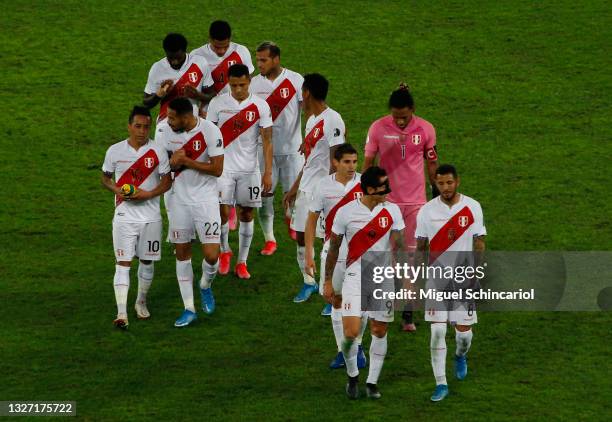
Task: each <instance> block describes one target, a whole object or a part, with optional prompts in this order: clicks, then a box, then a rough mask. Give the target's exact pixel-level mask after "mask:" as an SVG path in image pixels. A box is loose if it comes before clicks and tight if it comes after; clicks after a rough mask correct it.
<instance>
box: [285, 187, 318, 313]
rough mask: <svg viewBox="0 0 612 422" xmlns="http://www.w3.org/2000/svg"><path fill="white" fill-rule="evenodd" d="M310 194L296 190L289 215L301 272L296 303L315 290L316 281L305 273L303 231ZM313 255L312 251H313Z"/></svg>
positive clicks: (294, 299) (302, 300)
mask: <svg viewBox="0 0 612 422" xmlns="http://www.w3.org/2000/svg"><path fill="white" fill-rule="evenodd" d="M311 199H312V195H311V194H310V193H306V192H303V191H298V194H297V197H296V199H295V205H294V207H293V214H292V217H291V228H292V229H293V230H295V232H296V242H297V246H296V252H297V254H296V255H297V262H298V267H299V268H300V271H301V273H302V278H303V284H302V288H301V289H300V291H299V292H298V294H297V295H296V296H295V297H294V298H293V301H294V302H296V303H300V302H305V301H307V300H308V299H309V298H310V295H312V294H313V293H314V292H315V291H317V288H318V286H317V283H316V281H315V279H314V277H312V276H311V275H310V274H308V273H306V269H305V268H306V262H305V261H306V244H305V242H304V231H305V230H306V219H307V218H308V210H309V205H310V201H311ZM313 255H314V251H313Z"/></svg>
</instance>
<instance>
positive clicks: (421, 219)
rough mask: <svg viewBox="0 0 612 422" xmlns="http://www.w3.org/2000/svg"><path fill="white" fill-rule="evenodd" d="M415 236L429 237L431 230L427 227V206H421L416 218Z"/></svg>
mask: <svg viewBox="0 0 612 422" xmlns="http://www.w3.org/2000/svg"><path fill="white" fill-rule="evenodd" d="M414 237H415V238H417V239H418V238H419V237H420V238H423V239H429V230H428V228H427V222H426V219H425V207H421V209H420V210H419V212H418V213H417V218H416V230H415V233H414Z"/></svg>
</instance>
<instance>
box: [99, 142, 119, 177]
mask: <svg viewBox="0 0 612 422" xmlns="http://www.w3.org/2000/svg"><path fill="white" fill-rule="evenodd" d="M115 164H116V163H115V160H113V154H112V152H111V148H109V149H108V150H107V151H106V155H105V156H104V163H103V164H102V171H103V172H104V173H114V172H115V168H116V166H115Z"/></svg>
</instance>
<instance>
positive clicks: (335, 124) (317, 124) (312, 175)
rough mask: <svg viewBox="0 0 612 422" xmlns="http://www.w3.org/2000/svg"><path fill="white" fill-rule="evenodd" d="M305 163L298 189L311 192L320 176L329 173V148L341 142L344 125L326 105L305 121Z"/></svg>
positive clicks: (336, 114)
mask: <svg viewBox="0 0 612 422" xmlns="http://www.w3.org/2000/svg"><path fill="white" fill-rule="evenodd" d="M305 133H306V136H305V137H304V147H305V149H306V152H305V154H304V155H305V158H306V164H304V169H303V172H302V180H301V181H300V190H301V191H304V192H312V191H313V190H314V189H315V188H316V186H317V183H319V180H321V178H323V177H325V176H327V175H329V149H330V148H331V147H333V146H336V145H340V144H343V143H344V142H345V140H344V134H345V127H344V121H343V120H342V117H340V114H338V113H337V112H336V111H334V110H332V109H331V108H329V107H327V108H326V109H325V110H324V111H323V113H321V114H319V115H318V116H314V115H312V116H310V118H309V119H308V121H307V122H306V130H305Z"/></svg>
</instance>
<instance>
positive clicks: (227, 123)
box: [206, 94, 272, 173]
mask: <svg viewBox="0 0 612 422" xmlns="http://www.w3.org/2000/svg"><path fill="white" fill-rule="evenodd" d="M206 120H209V121H211V122H213V123H214V124H216V125H217V126H219V128H220V129H221V133H222V135H223V143H224V145H225V158H224V163H223V171H224V172H225V171H229V172H235V173H255V172H257V171H259V163H258V159H257V139H258V137H259V129H260V128H268V127H271V126H272V115H271V113H270V107H269V106H268V103H266V102H265V101H264V100H262V99H261V98H259V97H256V96H255V95H252V94H250V95H249V96H248V97H247V98H246V99H245V100H244V101H242V102H238V101H237V100H236V99H235V98H234V97H232V94H223V95H219V96H217V97H215V98H213V99H212V101H211V102H210V104H209V106H208V114H207V115H206Z"/></svg>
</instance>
